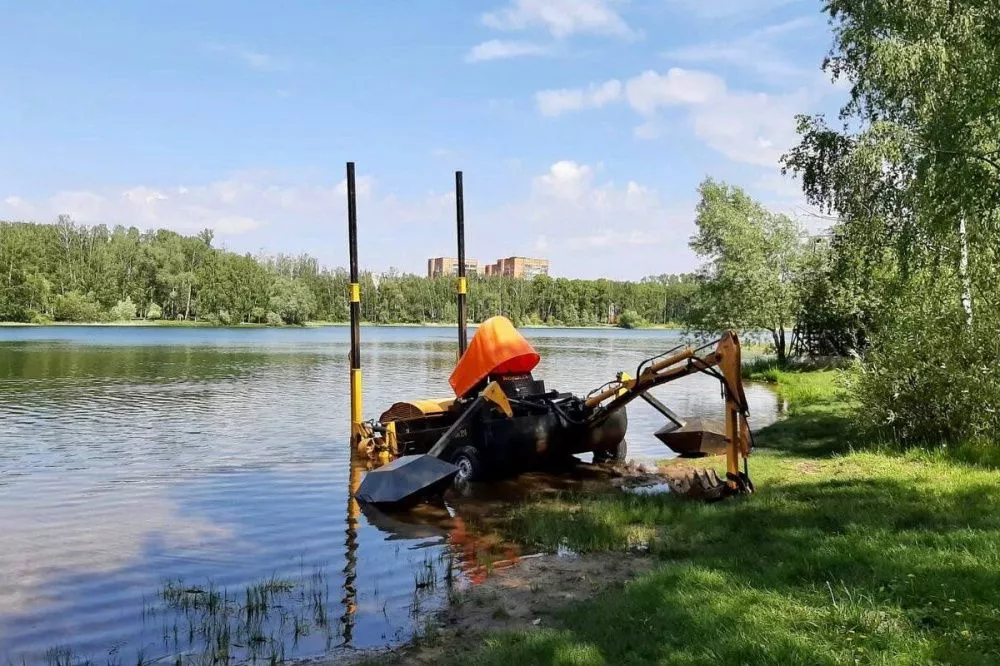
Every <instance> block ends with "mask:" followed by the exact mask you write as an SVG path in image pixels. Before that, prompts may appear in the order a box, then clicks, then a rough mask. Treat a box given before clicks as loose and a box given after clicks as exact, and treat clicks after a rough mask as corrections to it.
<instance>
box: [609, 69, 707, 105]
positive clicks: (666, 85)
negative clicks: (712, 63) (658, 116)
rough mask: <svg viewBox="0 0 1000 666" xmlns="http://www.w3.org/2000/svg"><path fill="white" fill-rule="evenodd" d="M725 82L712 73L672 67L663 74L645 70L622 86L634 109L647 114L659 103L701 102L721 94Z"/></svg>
mask: <svg viewBox="0 0 1000 666" xmlns="http://www.w3.org/2000/svg"><path fill="white" fill-rule="evenodd" d="M725 90H726V82H725V81H723V80H722V79H721V78H719V77H718V76H716V75H715V74H710V73H708V72H700V71H697V70H686V69H681V68H679V67H673V68H671V69H670V70H669V71H667V73H666V74H659V73H657V72H654V71H653V70H647V71H645V72H643V73H642V74H640V75H639V76H636V77H634V78H632V79H629V81H628V83H627V84H626V85H625V96H626V98H627V99H628V102H629V104H630V105H631V106H632V108H633V109H635V110H636V111H638V112H639V113H641V114H643V115H646V116H649V115H652V114H654V113H655V112H656V110H657V109H658V108H659V107H661V106H676V105H682V104H703V103H705V102H707V101H709V100H711V99H713V98H718V97H719V96H721V95H723V94H724V93H725Z"/></svg>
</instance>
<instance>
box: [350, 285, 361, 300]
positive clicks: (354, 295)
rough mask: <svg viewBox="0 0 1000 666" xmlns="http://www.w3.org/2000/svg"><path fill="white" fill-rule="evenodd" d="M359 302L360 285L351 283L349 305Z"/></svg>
mask: <svg viewBox="0 0 1000 666" xmlns="http://www.w3.org/2000/svg"><path fill="white" fill-rule="evenodd" d="M360 302H361V285H359V284H358V283H357V282H352V283H351V303H360Z"/></svg>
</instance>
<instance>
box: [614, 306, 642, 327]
mask: <svg viewBox="0 0 1000 666" xmlns="http://www.w3.org/2000/svg"><path fill="white" fill-rule="evenodd" d="M645 325H646V321H645V320H644V319H643V318H642V317H641V316H639V313H638V312H636V311H635V310H624V311H622V313H621V314H620V315H618V327H619V328H641V327H643V326H645Z"/></svg>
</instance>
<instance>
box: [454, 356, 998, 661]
mask: <svg viewBox="0 0 1000 666" xmlns="http://www.w3.org/2000/svg"><path fill="white" fill-rule="evenodd" d="M769 378H770V379H771V380H773V381H775V382H776V383H777V384H778V387H779V390H780V392H781V393H782V394H783V396H784V397H785V398H786V399H787V400H788V402H789V411H788V414H787V418H786V419H784V420H783V421H781V422H779V423H777V424H775V425H772V426H770V427H768V428H766V429H764V430H763V431H762V432H760V433H759V435H758V436H757V445H758V450H757V451H756V452H755V454H754V456H753V457H752V459H751V474H752V476H753V478H754V480H755V482H756V484H757V493H756V494H755V495H753V496H752V497H747V498H737V499H731V500H728V501H725V502H722V503H718V504H711V505H708V504H697V503H693V502H685V501H682V500H679V499H676V498H674V497H671V496H667V495H660V496H633V495H626V494H624V493H618V494H603V495H602V494H597V495H567V496H563V497H560V498H557V499H554V500H544V501H540V502H537V503H529V504H526V505H523V506H520V507H517V508H515V509H513V510H512V513H511V515H510V516H509V522H508V523H507V524H508V529H509V530H510V531H511V533H512V535H513V536H515V537H516V538H518V539H520V540H522V541H524V542H527V543H532V544H539V545H542V546H545V547H547V548H554V547H555V546H556V545H557V544H558V543H560V542H563V543H565V544H566V545H568V546H569V547H570V548H573V549H575V550H578V551H580V552H584V553H585V552H593V551H622V552H623V555H622V557H628V555H625V554H624V552H625V551H629V550H632V549H636V548H639V549H642V550H648V553H649V554H650V555H651V556H652V557H654V558H656V561H657V563H656V566H655V568H654V570H653V571H652V572H651V573H649V574H645V575H642V576H641V577H638V578H636V579H634V580H632V581H630V582H629V583H628V584H626V585H624V586H618V587H612V588H610V589H607V590H605V591H604V592H602V593H600V595H599V596H598V597H597V598H595V599H593V600H590V601H587V602H584V603H580V604H576V605H572V606H567V607H565V608H564V609H562V611H561V612H559V613H557V615H556V617H555V618H552V621H551V622H550V621H548V619H547V620H546V623H545V626H547V627H549V628H545V629H536V630H530V629H527V630H524V631H514V632H503V633H494V634H491V635H488V636H486V637H476V638H472V639H469V645H468V651H467V652H464V653H463V654H462V655H461V658H460V660H459V661H460V663H463V664H469V663H472V664H497V665H501V664H511V663H516V664H567V665H568V664H587V665H589V664H678V665H680V664H685V665H686V664H711V665H713V666H718V665H722V664H803V665H805V664H808V665H810V666H811V665H814V664H946V663H947V664H997V663H1000V483H998V479H997V472H996V471H995V470H991V469H988V468H985V467H977V466H974V465H971V464H966V463H962V462H955V461H951V460H946V459H943V458H941V457H935V456H930V455H903V454H894V453H892V452H889V451H886V450H885V449H884V448H881V449H880V448H879V447H876V446H873V445H871V443H868V442H864V441H860V440H859V439H858V437H857V436H856V435H854V434H853V433H852V432H851V429H850V427H849V421H848V418H847V416H848V411H849V409H850V405H849V404H848V403H847V401H846V399H845V397H844V395H843V394H842V393H841V392H840V391H839V389H838V382H837V373H836V371H818V372H800V373H796V372H782V371H775V372H773V373H771V375H770V377H769ZM456 663H458V662H456Z"/></svg>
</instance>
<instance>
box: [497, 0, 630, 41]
mask: <svg viewBox="0 0 1000 666" xmlns="http://www.w3.org/2000/svg"><path fill="white" fill-rule="evenodd" d="M615 4H619V3H617V2H615V1H614V0H510V4H508V5H507V6H506V7H504V8H502V9H498V10H495V11H491V12H487V13H485V14H483V16H482V21H483V24H484V25H486V26H488V27H490V28H494V29H496V30H527V29H531V28H543V29H545V30H547V31H548V32H549V33H550V34H551V35H552V36H553V37H555V38H557V39H562V38H564V37H569V36H570V35H573V34H592V35H605V36H613V37H622V38H633V37H635V36H636V33H635V32H634V31H633V30H632V28H630V27H629V25H628V23H626V22H625V19H623V18H622V16H621V14H619V13H618V11H617V10H616V9H615V8H614V5H615Z"/></svg>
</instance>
